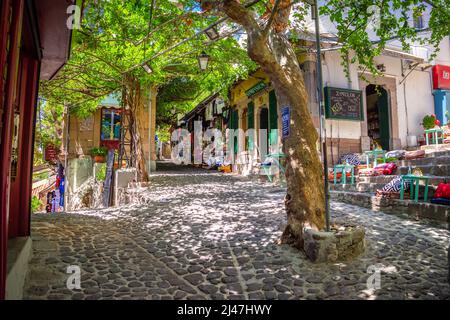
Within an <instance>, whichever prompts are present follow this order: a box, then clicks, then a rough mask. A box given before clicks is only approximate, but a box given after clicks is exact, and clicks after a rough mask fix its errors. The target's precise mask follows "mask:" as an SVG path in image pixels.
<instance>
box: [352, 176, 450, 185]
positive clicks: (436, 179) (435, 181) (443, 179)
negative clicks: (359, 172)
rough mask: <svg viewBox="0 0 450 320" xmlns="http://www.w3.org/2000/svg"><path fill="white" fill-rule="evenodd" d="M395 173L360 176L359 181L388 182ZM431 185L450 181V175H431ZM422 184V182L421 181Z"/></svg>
mask: <svg viewBox="0 0 450 320" xmlns="http://www.w3.org/2000/svg"><path fill="white" fill-rule="evenodd" d="M394 177H395V176H394V175H391V176H371V177H358V178H357V181H358V183H379V184H386V183H388V182H390V181H391V180H392V179H394ZM429 177H430V180H429V181H428V183H429V185H430V186H432V187H437V185H438V184H439V183H441V182H443V183H450V176H432V175H430V176H429ZM421 184H422V183H421Z"/></svg>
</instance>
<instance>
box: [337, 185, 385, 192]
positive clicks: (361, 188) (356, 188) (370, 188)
mask: <svg viewBox="0 0 450 320" xmlns="http://www.w3.org/2000/svg"><path fill="white" fill-rule="evenodd" d="M383 187H384V184H383V183H356V184H354V185H351V184H346V185H343V184H340V183H338V184H333V183H331V184H330V190H334V191H352V192H365V193H367V192H369V193H375V192H376V191H377V189H381V188H383Z"/></svg>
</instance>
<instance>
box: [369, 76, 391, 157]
mask: <svg viewBox="0 0 450 320" xmlns="http://www.w3.org/2000/svg"><path fill="white" fill-rule="evenodd" d="M366 103H367V131H368V136H369V137H370V142H371V148H372V149H374V148H375V147H376V146H380V147H381V148H383V150H389V149H390V140H391V120H390V116H389V114H390V111H389V97H388V92H387V91H386V89H384V88H383V87H381V86H377V85H374V84H370V85H368V86H367V87H366Z"/></svg>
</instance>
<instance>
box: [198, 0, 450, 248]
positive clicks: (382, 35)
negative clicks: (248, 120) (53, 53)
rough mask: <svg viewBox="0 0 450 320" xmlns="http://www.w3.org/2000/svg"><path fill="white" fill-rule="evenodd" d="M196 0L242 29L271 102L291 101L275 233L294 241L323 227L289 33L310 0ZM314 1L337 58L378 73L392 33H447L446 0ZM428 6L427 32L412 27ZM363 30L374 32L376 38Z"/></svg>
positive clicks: (311, 136)
mask: <svg viewBox="0 0 450 320" xmlns="http://www.w3.org/2000/svg"><path fill="white" fill-rule="evenodd" d="M200 2H201V6H202V8H203V10H205V11H206V12H210V13H211V14H213V15H216V14H219V15H220V14H222V15H224V16H226V17H228V18H229V19H231V20H232V21H234V22H235V23H237V24H239V25H241V26H242V27H243V28H244V29H245V31H246V34H247V51H248V55H249V57H250V58H251V59H252V60H253V61H255V62H256V63H258V64H259V65H260V66H261V68H262V69H263V70H264V72H265V73H266V74H267V75H268V76H269V78H270V81H271V83H272V85H273V86H274V88H275V92H276V95H277V99H278V107H279V108H282V107H284V106H288V107H290V114H291V119H290V135H289V136H288V137H287V138H285V139H283V152H284V153H285V155H286V160H287V161H286V180H287V194H286V198H285V206H286V212H287V218H288V224H287V226H286V228H285V231H284V233H283V236H282V239H281V240H282V241H283V242H285V243H291V244H294V245H296V246H297V247H300V248H301V247H302V246H303V231H304V228H305V227H309V228H314V229H318V230H322V229H324V227H325V192H324V178H323V168H322V164H321V161H320V159H319V153H318V148H317V146H318V134H317V131H316V128H315V127H314V124H313V120H312V117H311V115H310V112H309V109H308V105H307V104H308V94H309V93H308V92H307V90H306V89H305V83H304V79H303V75H302V72H301V69H300V66H299V63H298V60H297V56H296V54H295V51H294V47H293V45H292V43H291V41H290V40H289V37H288V34H289V32H295V31H296V30H293V29H291V28H290V26H291V23H292V22H293V21H294V20H297V21H298V20H300V21H305V18H306V15H307V14H308V12H309V10H308V8H309V4H314V1H313V0H308V1H306V0H305V1H293V0H268V1H241V0H201V1H200ZM300 2H301V3H300ZM319 3H320V4H321V5H322V8H321V13H322V14H324V15H327V16H328V17H329V19H330V20H331V21H333V22H334V23H335V24H336V26H337V32H336V33H337V37H338V39H339V42H341V45H342V49H341V53H342V55H343V58H344V59H347V57H349V59H350V62H351V63H357V64H360V65H362V66H365V67H366V68H367V69H368V70H369V71H371V72H372V73H374V74H378V70H376V68H375V67H374V57H376V56H377V55H379V54H380V53H381V52H382V50H383V48H384V47H385V46H386V44H387V43H388V42H389V41H390V40H392V39H398V40H399V41H400V42H401V43H402V45H403V48H404V49H405V50H408V49H409V46H410V44H411V43H412V42H422V43H424V42H427V43H429V44H430V45H432V46H434V47H435V48H437V47H438V45H439V43H440V41H441V40H442V39H443V38H444V37H445V36H448V35H449V34H450V30H449V29H450V28H449V25H450V24H449V23H448V19H449V18H450V1H448V0H434V1H417V0H392V1H384V0H329V1H319ZM254 4H257V5H256V6H254ZM296 5H298V6H296ZM301 8H302V9H303V10H302V9H301ZM304 9H306V10H304ZM428 12H430V20H429V24H428V25H429V27H428V28H429V31H430V33H429V34H426V35H423V34H421V33H420V32H417V30H416V29H415V28H414V25H413V23H412V20H413V19H414V17H418V16H419V15H422V14H424V13H428ZM368 29H371V30H368ZM368 31H371V32H373V33H374V34H375V39H376V40H375V41H374V37H373V36H372V37H370V36H369V32H368ZM344 61H345V60H344Z"/></svg>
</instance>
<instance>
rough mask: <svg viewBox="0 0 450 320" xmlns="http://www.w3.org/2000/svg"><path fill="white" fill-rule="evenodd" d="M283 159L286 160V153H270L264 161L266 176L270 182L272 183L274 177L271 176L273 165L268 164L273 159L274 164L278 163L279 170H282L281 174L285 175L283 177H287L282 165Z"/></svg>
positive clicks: (263, 166)
mask: <svg viewBox="0 0 450 320" xmlns="http://www.w3.org/2000/svg"><path fill="white" fill-rule="evenodd" d="M281 158H286V155H285V154H284V153H269V154H267V155H266V159H265V160H264V162H263V163H262V164H261V166H262V168H263V170H264V173H265V175H266V176H267V178H268V179H269V181H270V182H272V176H271V174H270V167H271V166H272V165H271V164H266V163H267V161H268V159H273V160H274V162H275V163H276V165H277V167H278V169H280V170H281V172H282V173H283V176H284V175H285V169H284V167H283V166H282V165H281V163H280V160H281Z"/></svg>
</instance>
